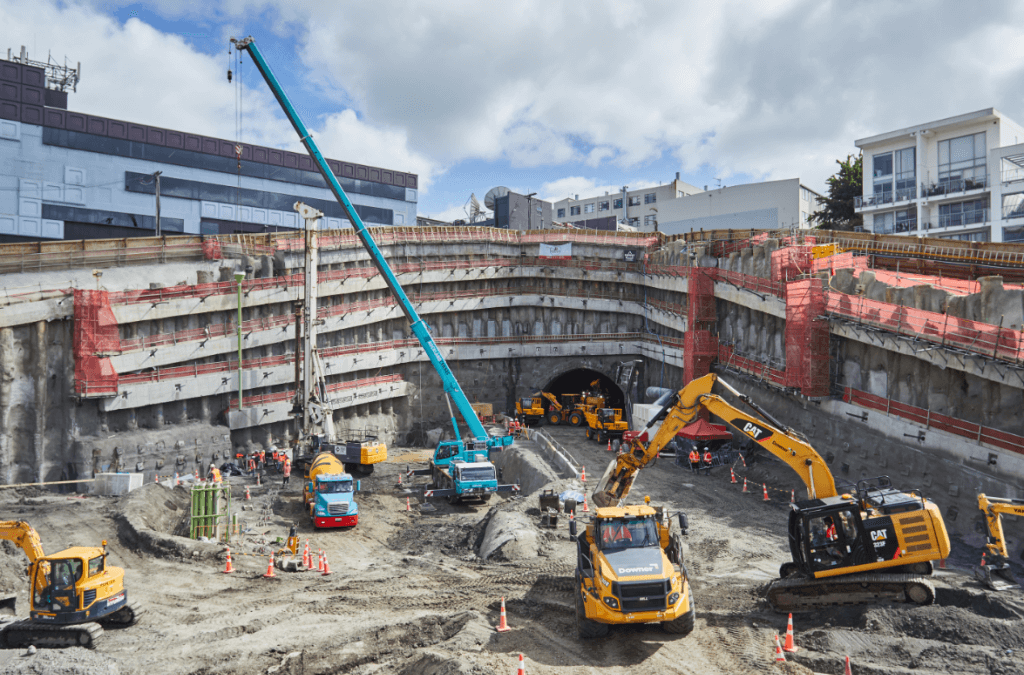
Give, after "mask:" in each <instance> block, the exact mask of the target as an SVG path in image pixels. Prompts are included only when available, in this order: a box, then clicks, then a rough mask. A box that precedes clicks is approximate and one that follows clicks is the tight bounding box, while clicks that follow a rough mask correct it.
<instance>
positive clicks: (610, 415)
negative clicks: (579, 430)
mask: <svg viewBox="0 0 1024 675" xmlns="http://www.w3.org/2000/svg"><path fill="white" fill-rule="evenodd" d="M585 416H586V420H587V438H588V439H591V440H595V441H597V442H598V443H604V442H605V441H607V440H610V439H613V438H614V439H621V438H622V434H623V432H625V431H628V430H629V422H627V421H626V420H624V419H622V409H621V408H596V409H594V410H587V411H586V412H585Z"/></svg>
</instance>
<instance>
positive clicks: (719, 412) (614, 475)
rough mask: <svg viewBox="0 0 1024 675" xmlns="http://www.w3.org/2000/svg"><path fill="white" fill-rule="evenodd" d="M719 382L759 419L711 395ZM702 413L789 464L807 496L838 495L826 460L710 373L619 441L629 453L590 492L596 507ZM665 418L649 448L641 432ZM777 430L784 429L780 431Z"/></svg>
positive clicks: (616, 497)
mask: <svg viewBox="0 0 1024 675" xmlns="http://www.w3.org/2000/svg"><path fill="white" fill-rule="evenodd" d="M715 382H719V383H720V384H722V386H724V387H725V388H726V389H728V390H729V391H731V392H732V393H733V394H735V395H736V396H737V397H739V399H740V400H742V401H743V402H744V403H746V404H747V405H749V406H750V407H751V408H753V409H754V410H755V411H756V412H757V413H759V416H758V417H755V416H753V415H749V414H747V413H745V412H743V411H741V410H739V409H737V408H736V407H735V406H733V405H731V404H730V403H728V402H727V401H725V399H723V398H722V397H721V396H718V395H717V394H712V393H711V388H712V387H713V386H714V385H715ZM701 410H707V411H708V412H710V413H711V414H712V415H715V416H716V417H719V418H721V419H722V420H723V421H724V422H725V423H726V424H728V425H729V426H731V427H732V428H734V429H736V430H737V431H739V432H740V433H742V434H744V435H745V436H747V437H748V438H750V439H751V440H752V441H754V442H755V443H757V444H758V445H760V446H761V447H763V448H764V449H765V450H767V451H768V452H770V453H772V454H773V455H775V456H776V457H778V458H779V459H781V460H782V461H783V462H785V463H786V464H788V465H789V466H790V467H791V468H792V469H793V470H794V471H796V473H797V475H798V476H800V479H801V480H803V481H804V484H805V485H806V486H807V496H808V497H810V498H822V497H834V496H835V495H836V494H838V493H837V491H836V483H835V478H833V476H832V472H831V471H829V469H828V465H827V464H825V460H824V459H822V458H821V456H820V455H819V454H818V453H817V452H816V451H815V450H814V448H812V447H811V446H810V445H809V444H808V443H807V442H806V441H804V440H802V439H801V438H799V437H798V435H797V433H796V432H795V431H794V430H792V429H788V428H785V427H784V425H782V424H780V423H779V422H778V421H776V420H774V419H773V418H772V417H771V416H770V415H769V414H768V413H766V412H765V411H763V410H761V408H759V407H758V406H757V404H755V403H754V402H753V401H751V400H750V398H749V397H747V396H744V395H743V394H741V393H740V392H738V391H736V390H735V389H733V388H732V387H731V386H729V384H728V383H726V382H725V381H724V380H721V379H719V378H718V376H717V375H715V374H714V373H711V374H709V375H705V376H704V377H700V378H697V379H696V380H693V381H692V382H690V383H689V384H688V385H686V386H685V387H683V388H682V389H680V390H679V391H678V392H676V393H675V394H674V395H673V397H672V398H671V399H670V400H669V401H668V402H667V403H666V404H665V406H664V407H663V408H662V409H661V411H660V412H659V413H658V414H657V415H655V416H654V417H653V418H651V421H650V422H648V423H647V427H645V429H644V430H643V431H642V432H640V433H637V432H627V434H628V435H627V434H624V440H625V439H628V441H629V450H628V451H627V452H624V453H622V454H621V455H619V456H618V457H617V458H616V459H615V460H613V462H612V463H611V464H610V465H609V467H608V469H607V470H606V471H605V474H604V476H603V477H602V478H601V481H600V482H599V483H598V485H597V489H596V491H595V492H594V503H595V504H597V505H598V506H612V505H614V504H617V503H618V502H619V501H620V500H622V499H624V498H625V497H626V495H627V494H629V489H630V487H631V486H632V485H633V480H634V478H636V474H637V472H639V471H640V469H642V468H644V467H645V466H647V465H648V464H650V462H651V461H652V460H653V459H654V458H655V457H657V456H658V453H659V452H661V451H662V450H663V449H664V447H665V446H666V445H668V443H669V442H670V441H671V440H672V439H673V438H675V435H676V434H677V433H678V432H679V430H680V429H682V428H683V427H684V426H686V425H687V424H690V423H691V422H693V421H694V420H695V419H697V415H698V414H699V413H700V411H701ZM662 418H664V422H662V425H661V428H660V429H659V430H658V433H657V434H656V435H655V436H654V438H653V439H652V440H651V442H650V443H649V444H648V445H646V446H645V445H644V441H645V432H646V431H647V429H650V427H652V426H653V425H654V424H655V423H656V422H657V421H658V420H660V419H662ZM781 429H785V430H784V431H783V430H781Z"/></svg>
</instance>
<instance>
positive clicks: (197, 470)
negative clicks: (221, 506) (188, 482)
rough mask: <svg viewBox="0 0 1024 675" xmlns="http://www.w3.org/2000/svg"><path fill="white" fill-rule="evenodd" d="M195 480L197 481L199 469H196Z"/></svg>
mask: <svg viewBox="0 0 1024 675" xmlns="http://www.w3.org/2000/svg"><path fill="white" fill-rule="evenodd" d="M196 482H197V483H198V482H199V469H196Z"/></svg>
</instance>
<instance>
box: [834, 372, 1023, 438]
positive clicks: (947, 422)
mask: <svg viewBox="0 0 1024 675" xmlns="http://www.w3.org/2000/svg"><path fill="white" fill-rule="evenodd" d="M843 400H844V401H846V402H847V403H852V404H854V405H859V406H861V407H862V408H869V409H871V410H880V411H883V412H885V413H886V414H887V415H896V416H898V417H902V418H903V419H906V420H910V421H911V422H915V423H917V424H923V425H924V427H925V429H938V430H940V431H946V432H949V433H951V434H956V435H957V436H963V437H964V438H970V439H971V440H974V441H979V442H982V443H988V444H989V445H992V446H995V447H997V448H1001V449H1003V450H1009V451H1010V452H1016V453H1018V454H1024V436H1018V435H1016V434H1011V433H1009V432H1006V431H1000V430H999V429H993V428H991V427H985V426H982V425H980V424H975V423H974V422H968V421H966V420H962V419H958V418H956V417H950V416H948V415H941V414H939V413H936V412H932V411H931V410H926V409H924V408H918V407H916V406H912V405H908V404H906V403H900V402H899V401H893V400H892V399H888V398H883V397H881V396H875V395H874V394H869V393H868V392H866V391H860V390H859V389H853V388H852V387H846V389H845V390H844V391H843Z"/></svg>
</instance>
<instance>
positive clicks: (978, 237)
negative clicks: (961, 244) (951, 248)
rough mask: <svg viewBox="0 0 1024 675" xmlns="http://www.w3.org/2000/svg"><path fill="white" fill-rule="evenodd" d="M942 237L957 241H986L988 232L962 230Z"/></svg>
mask: <svg viewBox="0 0 1024 675" xmlns="http://www.w3.org/2000/svg"><path fill="white" fill-rule="evenodd" d="M943 239H957V240H959V241H988V232H964V233H961V234H954V235H952V236H949V237H943Z"/></svg>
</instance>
